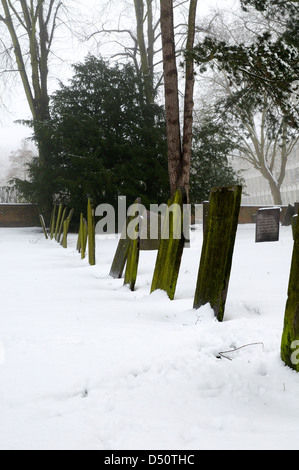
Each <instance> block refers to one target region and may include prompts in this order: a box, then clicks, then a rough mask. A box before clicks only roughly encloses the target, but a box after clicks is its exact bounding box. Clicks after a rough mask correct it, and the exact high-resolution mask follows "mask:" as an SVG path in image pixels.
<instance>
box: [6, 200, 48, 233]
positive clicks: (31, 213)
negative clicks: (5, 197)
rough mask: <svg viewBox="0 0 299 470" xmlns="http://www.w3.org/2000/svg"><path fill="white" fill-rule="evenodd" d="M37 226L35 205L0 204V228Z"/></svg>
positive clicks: (37, 218) (37, 219) (37, 217)
mask: <svg viewBox="0 0 299 470" xmlns="http://www.w3.org/2000/svg"><path fill="white" fill-rule="evenodd" d="M37 226H39V216H38V209H37V205H35V204H0V228H4V227H7V228H13V227H37Z"/></svg>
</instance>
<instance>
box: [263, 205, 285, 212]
mask: <svg viewBox="0 0 299 470" xmlns="http://www.w3.org/2000/svg"><path fill="white" fill-rule="evenodd" d="M273 209H276V210H277V209H279V210H280V211H282V209H281V207H279V206H273V207H272V206H269V207H261V208H260V209H259V211H268V210H273Z"/></svg>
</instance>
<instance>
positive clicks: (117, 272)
mask: <svg viewBox="0 0 299 470" xmlns="http://www.w3.org/2000/svg"><path fill="white" fill-rule="evenodd" d="M138 203H139V204H141V202H140V199H137V200H136V202H135V204H138ZM133 219H134V217H132V216H128V217H127V220H126V224H125V226H124V228H123V231H122V234H121V237H120V240H119V243H118V246H117V250H116V253H115V256H114V259H113V262H112V266H111V269H110V276H111V277H113V279H121V277H122V275H123V272H124V269H125V265H126V261H127V258H128V253H129V248H130V241H131V240H130V238H129V237H128V226H129V224H130V222H131V221H132V220H133Z"/></svg>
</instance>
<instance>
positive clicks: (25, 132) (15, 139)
mask: <svg viewBox="0 0 299 470" xmlns="http://www.w3.org/2000/svg"><path fill="white" fill-rule="evenodd" d="M111 1H112V2H113V3H112V5H113V6H112V7H111V8H110V9H107V8H105V9H104V8H103V6H104V5H106V4H107V2H108V0H85V1H84V0H72V1H71V2H70V3H69V4H70V10H69V17H70V19H71V21H72V22H73V25H72V27H73V29H74V30H76V31H82V28H84V30H85V32H86V33H88V32H89V29H90V28H89V27H88V23H89V22H90V23H91V24H93V23H96V22H99V23H101V22H105V24H111V25H112V24H115V21H118V16H119V13H121V15H122V18H123V21H124V22H125V24H126V25H127V26H126V27H128V24H129V22H130V21H132V22H133V21H134V17H132V18H130V15H132V13H131V10H130V9H128V8H126V7H125V5H126V3H128V0H126V1H124V2H122V1H121V0H117V1H116V0H111ZM232 2H235V3H236V4H239V2H238V0H199V8H198V16H199V17H200V16H205V15H206V14H207V13H208V12H209V10H210V9H211V8H215V7H221V8H226V7H229V6H230V5H231V4H232ZM129 3H130V2H129ZM116 9H117V10H119V12H117V11H116ZM113 47H115V46H112V44H106V45H102V46H101V47H99V48H96V45H95V42H94V41H90V42H87V43H86V42H85V43H82V42H81V41H80V40H79V39H78V38H77V37H76V36H75V35H74V34H71V32H70V31H69V30H68V29H65V28H63V29H61V30H58V32H57V39H56V44H55V51H54V52H55V55H56V57H53V59H52V62H51V64H50V76H51V82H50V91H51V92H53V91H54V90H55V89H56V88H57V87H58V81H59V80H62V81H66V80H67V79H68V78H69V77H71V66H70V65H71V63H74V62H78V61H81V60H83V59H84V57H85V56H86V55H87V54H88V52H92V53H95V54H96V53H98V54H101V55H103V56H105V57H108V56H109V55H110V54H111V55H112V54H113ZM114 52H115V51H114ZM17 83H18V82H17V81H16V79H15V80H14V81H12V82H11V83H9V84H8V85H7V86H6V92H5V93H4V104H5V107H6V110H5V109H4V108H3V106H1V105H0V180H1V173H2V172H3V171H4V169H5V166H6V165H7V160H8V158H7V157H8V155H9V153H10V152H11V151H14V150H16V149H17V148H18V146H19V144H20V141H21V140H22V138H24V137H27V136H29V135H30V130H29V129H27V128H25V127H23V126H21V125H18V124H14V121H16V120H18V119H28V118H29V119H30V117H31V116H30V111H29V108H28V106H27V103H26V100H25V97H24V93H23V89H22V87H21V86H20V85H18V84H17ZM0 88H1V87H0ZM3 165H4V166H3Z"/></svg>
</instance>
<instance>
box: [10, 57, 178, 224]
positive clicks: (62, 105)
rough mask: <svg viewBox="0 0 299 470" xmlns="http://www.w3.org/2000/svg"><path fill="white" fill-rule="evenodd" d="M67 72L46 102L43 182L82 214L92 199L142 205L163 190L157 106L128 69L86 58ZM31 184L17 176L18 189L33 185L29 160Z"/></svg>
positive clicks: (163, 151) (34, 170)
mask: <svg viewBox="0 0 299 470" xmlns="http://www.w3.org/2000/svg"><path fill="white" fill-rule="evenodd" d="M74 72H75V73H74V77H73V78H72V80H71V81H70V84H69V85H62V84H61V87H60V89H59V90H58V91H57V92H56V93H55V94H54V96H53V97H52V101H51V121H50V124H49V125H47V126H46V127H44V129H43V132H46V133H48V137H49V139H50V141H51V145H52V154H53V155H52V159H51V165H49V168H48V177H49V180H48V181H49V182H50V184H51V185H52V193H53V195H54V199H55V200H56V201H57V202H61V203H63V204H65V205H69V206H71V207H74V208H75V213H76V214H77V215H78V214H80V213H81V212H84V210H85V206H86V201H87V198H88V197H91V198H92V199H93V201H94V204H95V205H98V204H101V203H110V204H112V205H114V206H116V203H117V197H118V196H120V195H125V196H127V197H128V201H129V202H130V203H132V202H133V201H134V200H135V199H136V197H137V196H139V197H141V198H142V202H143V203H144V204H145V205H146V204H149V203H158V202H159V203H160V202H163V201H164V200H166V199H167V196H168V187H169V183H168V172H167V146H166V137H165V135H166V131H165V118H164V112H163V108H161V107H159V106H157V105H156V104H152V103H148V100H146V94H145V85H144V80H143V79H142V77H140V76H137V75H136V71H135V69H134V68H133V67H132V66H130V65H126V66H124V67H119V66H109V64H108V63H107V62H105V61H104V60H102V59H97V58H95V57H93V56H88V57H87V58H86V60H85V62H84V63H80V64H77V65H74ZM30 176H31V182H30V183H28V182H27V183H26V182H20V181H19V182H18V187H19V189H21V191H23V192H25V193H28V192H29V193H30V192H31V195H34V194H35V193H36V192H37V191H39V190H41V189H42V188H41V186H40V181H41V180H40V165H39V162H38V161H37V160H35V161H34V162H33V163H32V164H31V165H30Z"/></svg>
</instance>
